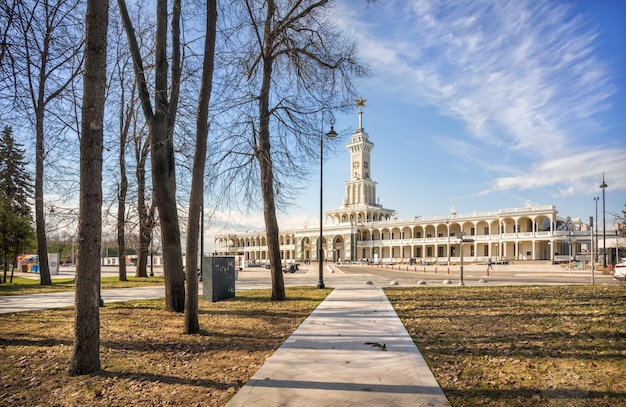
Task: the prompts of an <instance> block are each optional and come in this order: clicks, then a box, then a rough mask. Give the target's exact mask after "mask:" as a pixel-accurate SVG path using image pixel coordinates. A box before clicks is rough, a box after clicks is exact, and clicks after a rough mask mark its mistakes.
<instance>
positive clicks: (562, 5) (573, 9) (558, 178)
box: [211, 0, 626, 243]
mask: <svg viewBox="0 0 626 407" xmlns="http://www.w3.org/2000/svg"><path fill="white" fill-rule="evenodd" d="M336 7H337V10H336V13H335V16H336V18H337V24H339V25H340V26H342V27H343V28H345V29H346V30H348V31H350V32H351V33H352V35H353V36H354V38H355V39H356V40H357V43H358V46H359V54H360V57H361V58H362V60H363V61H364V62H365V63H367V64H368V65H369V67H370V69H371V71H372V75H371V76H369V77H368V78H365V79H363V80H361V81H360V82H359V87H358V91H359V93H360V95H361V96H362V97H363V99H366V100H367V102H366V103H365V108H364V110H363V127H364V129H365V131H366V132H367V133H368V134H369V139H370V141H371V142H373V143H374V146H375V147H374V150H373V151H372V157H371V166H370V175H371V178H372V179H373V180H374V181H376V182H377V183H378V185H377V196H378V198H379V201H380V204H382V205H383V206H384V207H385V208H390V209H394V210H396V212H397V217H398V219H408V218H412V217H415V216H439V215H447V214H449V213H450V211H451V209H452V208H453V207H454V208H456V211H457V213H459V214H464V213H473V212H491V211H497V210H499V209H507V208H520V207H524V206H525V205H526V204H527V203H530V204H533V205H554V206H556V208H557V210H558V214H559V216H561V217H567V216H570V217H572V218H581V219H582V220H584V221H585V222H587V221H588V220H589V217H590V216H594V218H595V212H596V201H594V199H593V198H594V197H596V196H597V197H600V200H599V201H598V211H599V212H598V214H599V217H600V219H601V218H602V190H601V188H600V187H599V185H600V184H601V183H602V177H603V174H604V180H605V182H606V184H607V185H608V187H607V188H606V190H605V198H606V202H605V207H606V223H607V230H611V231H612V230H613V228H612V223H613V221H614V217H613V215H612V214H613V213H619V214H621V211H622V210H624V209H626V207H625V206H624V204H626V1H623V0H594V1H587V0H577V1H557V0H549V1H548V0H544V1H524V0H511V1H503V0H493V1H489V0H479V1H471V0H470V1H455V0H450V1H440V0H424V1H420V0H381V1H379V2H377V3H376V4H373V5H367V4H366V2H365V1H361V0H340V1H338V4H337V6H336ZM335 117H336V124H335V130H338V131H339V133H340V136H341V138H340V144H341V145H344V146H345V145H346V144H347V143H348V141H349V140H350V136H351V134H352V133H354V132H355V131H356V128H357V127H358V115H357V108H356V105H355V108H354V111H353V112H349V113H340V112H335ZM349 157H350V155H349V152H348V150H347V149H345V148H338V149H337V150H336V151H334V152H331V153H325V157H324V158H325V160H324V192H323V195H324V210H326V209H330V208H336V207H339V206H340V205H341V203H342V202H343V197H344V193H345V187H344V182H345V181H347V180H348V179H349V175H350V174H349V171H350V160H349ZM319 184H320V180H319V173H318V174H317V178H315V177H313V178H311V179H310V187H307V188H306V189H305V191H303V193H302V195H301V197H300V199H299V200H298V202H297V203H295V205H294V206H293V207H289V208H282V211H281V212H280V213H279V214H278V216H279V227H280V228H281V229H290V228H301V227H303V226H305V225H310V226H314V225H319ZM235 224H236V225H237V226H235ZM235 224H233V227H235V228H238V229H239V230H244V229H245V230H263V229H264V222H263V214H262V212H259V213H253V214H250V215H247V216H246V220H245V222H239V223H237V222H235ZM600 228H602V226H600ZM224 231H225V230H223V229H220V228H216V227H213V228H212V230H211V233H223V232H224ZM211 243H212V242H211Z"/></svg>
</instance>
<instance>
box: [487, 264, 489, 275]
mask: <svg viewBox="0 0 626 407" xmlns="http://www.w3.org/2000/svg"><path fill="white" fill-rule="evenodd" d="M487 277H489V266H487Z"/></svg>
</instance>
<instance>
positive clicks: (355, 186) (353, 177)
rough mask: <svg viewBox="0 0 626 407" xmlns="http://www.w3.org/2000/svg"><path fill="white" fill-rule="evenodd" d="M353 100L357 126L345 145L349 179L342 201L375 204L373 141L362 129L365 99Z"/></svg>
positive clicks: (354, 203) (351, 203) (349, 203)
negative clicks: (372, 170) (372, 160)
mask: <svg viewBox="0 0 626 407" xmlns="http://www.w3.org/2000/svg"><path fill="white" fill-rule="evenodd" d="M355 102H356V105H357V108H358V109H359V127H358V128H357V130H356V133H354V134H353V135H352V139H351V140H350V143H348V145H347V146H346V147H347V148H348V151H350V181H348V182H346V198H345V200H344V202H345V204H347V205H356V204H376V182H374V181H372V179H371V176H370V174H371V161H370V158H371V153H372V150H373V149H374V143H372V142H371V141H370V140H369V135H368V134H367V133H366V132H365V130H364V129H363V108H364V107H365V102H367V101H366V100H363V98H359V99H357V100H356V101H355Z"/></svg>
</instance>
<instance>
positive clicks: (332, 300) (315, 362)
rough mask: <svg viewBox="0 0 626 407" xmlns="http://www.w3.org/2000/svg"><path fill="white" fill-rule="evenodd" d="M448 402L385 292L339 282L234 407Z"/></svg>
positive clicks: (231, 405) (230, 406)
mask: <svg viewBox="0 0 626 407" xmlns="http://www.w3.org/2000/svg"><path fill="white" fill-rule="evenodd" d="M365 342H373V343H379V344H385V346H386V348H387V351H381V350H380V349H379V348H377V347H372V346H369V345H365V344H364V343H365ZM448 405H449V403H448V400H447V399H446V397H445V395H444V394H443V391H442V390H441V388H440V387H439V385H438V383H437V381H436V380H435V378H434V376H433V374H432V372H431V371H430V369H429V368H428V366H427V365H426V362H425V361H424V359H423V358H422V355H421V354H420V352H419V350H418V349H417V347H416V346H415V344H414V343H413V341H412V339H411V337H410V336H409V334H408V333H407V331H406V329H405V328H404V326H403V325H402V323H401V322H400V319H399V318H398V316H397V315H396V313H395V311H394V310H393V308H392V306H391V304H390V303H389V301H388V300H387V297H386V296H385V294H384V293H383V291H382V290H381V289H380V288H377V287H374V286H363V285H361V286H353V287H349V286H342V287H338V288H336V289H335V290H334V291H333V292H332V293H331V294H330V295H329V296H328V297H327V298H326V300H324V301H323V302H322V303H321V304H320V305H319V306H318V307H317V309H316V310H315V311H314V312H313V313H312V314H311V315H310V316H309V317H308V318H307V319H306V320H305V321H304V323H302V325H300V327H299V328H298V329H297V330H296V331H295V332H294V333H293V334H292V335H291V336H290V337H289V338H288V339H287V341H285V343H284V344H283V345H282V346H281V347H280V348H279V349H278V350H277V351H276V352H275V353H274V354H273V355H272V356H271V357H270V358H269V359H268V360H267V362H266V363H265V364H264V365H263V366H262V367H261V368H260V369H259V370H258V371H257V373H256V374H255V375H254V376H253V377H252V378H251V379H250V380H249V381H248V383H247V384H246V385H245V386H244V387H243V388H241V390H240V391H239V392H238V393H237V394H236V395H235V396H234V397H233V399H232V400H231V401H230V403H229V404H228V405H227V406H228V407H237V406H258V407H264V406H265V407H270V406H271V407H277V406H298V407H304V406H342V407H343V406H448Z"/></svg>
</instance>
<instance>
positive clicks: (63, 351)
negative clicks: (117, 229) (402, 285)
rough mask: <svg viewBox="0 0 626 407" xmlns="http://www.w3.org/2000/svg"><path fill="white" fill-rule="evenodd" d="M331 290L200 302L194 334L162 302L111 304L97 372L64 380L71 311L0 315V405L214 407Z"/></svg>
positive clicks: (104, 311)
mask: <svg viewBox="0 0 626 407" xmlns="http://www.w3.org/2000/svg"><path fill="white" fill-rule="evenodd" d="M328 292H329V290H317V289H311V288H288V289H287V296H288V298H289V299H288V300H287V301H281V302H274V301H270V300H269V297H270V294H271V293H270V291H269V290H259V291H248V292H237V297H236V298H235V299H233V300H229V301H223V302H216V303H212V302H207V301H202V300H201V301H200V302H199V320H200V327H201V329H202V330H203V331H202V333H201V334H199V335H185V334H183V333H182V332H183V323H184V319H183V315H182V314H174V313H170V312H166V311H164V310H163V308H164V302H163V300H155V301H134V302H129V303H117V304H107V305H106V306H105V307H104V308H102V309H101V313H100V322H101V330H100V345H101V346H100V359H101V363H102V371H100V372H98V373H95V374H91V375H85V376H77V377H70V376H69V375H68V368H69V363H70V360H71V354H72V346H73V323H74V311H73V310H72V309H62V310H49V311H40V312H24V313H18V314H7V315H2V316H0V324H1V325H0V326H2V330H1V331H0V406H4V405H6V406H9V405H10V406H35V405H37V406H85V405H89V406H130V405H132V406H220V405H224V404H226V403H227V402H228V400H229V399H230V398H231V397H232V395H234V394H235V393H236V392H237V390H238V389H239V388H240V387H241V386H242V385H243V384H244V383H245V382H246V381H247V380H248V379H249V378H250V377H251V376H252V375H253V374H254V372H255V371H256V370H258V368H259V367H261V365H262V364H263V363H264V362H265V360H266V359H267V358H268V357H269V356H270V355H271V354H272V353H273V352H274V351H275V350H276V349H277V348H278V347H279V346H280V345H281V344H282V343H283V342H284V341H285V339H287V337H288V336H289V335H290V334H291V333H292V332H293V331H294V330H295V329H296V328H297V327H298V326H299V325H300V324H301V323H302V321H303V320H304V319H305V318H306V317H307V316H308V315H309V314H310V313H311V311H312V310H313V309H315V307H316V306H317V305H318V304H319V303H320V302H321V301H322V300H323V298H324V297H325V296H326V295H327V294H328Z"/></svg>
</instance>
